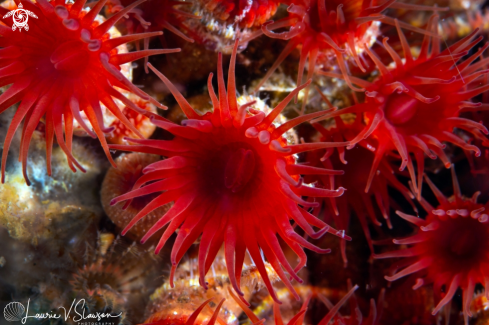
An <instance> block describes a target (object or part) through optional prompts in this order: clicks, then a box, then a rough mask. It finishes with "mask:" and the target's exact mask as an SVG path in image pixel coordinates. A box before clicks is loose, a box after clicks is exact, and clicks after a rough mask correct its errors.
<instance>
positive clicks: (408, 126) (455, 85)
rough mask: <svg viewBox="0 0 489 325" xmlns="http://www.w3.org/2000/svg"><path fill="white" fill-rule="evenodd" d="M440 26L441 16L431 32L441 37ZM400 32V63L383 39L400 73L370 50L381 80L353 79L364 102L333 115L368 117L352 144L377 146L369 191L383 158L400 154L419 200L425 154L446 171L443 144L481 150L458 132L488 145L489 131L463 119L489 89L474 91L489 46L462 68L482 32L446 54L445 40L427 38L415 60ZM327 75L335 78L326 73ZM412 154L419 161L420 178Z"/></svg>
mask: <svg viewBox="0 0 489 325" xmlns="http://www.w3.org/2000/svg"><path fill="white" fill-rule="evenodd" d="M437 21H438V16H437V15H433V16H432V19H431V20H430V23H429V26H428V30H434V32H436V28H437V26H438V24H437ZM430 26H431V27H430ZM397 27H398V33H399V36H400V39H401V44H402V47H403V51H404V57H405V60H404V61H403V60H401V58H400V57H399V55H398V54H397V53H396V52H395V51H394V50H393V49H392V48H391V47H390V45H389V44H388V43H387V38H384V40H383V44H384V46H385V48H386V50H387V51H388V52H389V54H390V55H391V57H392V60H393V62H394V63H395V68H392V69H389V68H387V67H386V66H385V65H384V64H383V63H382V62H381V61H380V59H379V58H378V57H377V56H376V55H375V53H373V52H372V51H370V50H369V49H366V51H367V53H368V54H369V56H370V57H371V58H372V60H373V61H374V62H375V64H376V65H377V67H378V68H379V71H380V74H381V76H380V77H379V78H377V79H376V80H374V81H373V82H368V81H365V80H361V79H358V78H354V77H351V78H352V82H353V83H356V84H358V85H360V86H362V87H364V88H365V89H366V92H365V95H366V100H365V103H361V104H358V105H354V106H351V107H349V108H346V109H343V110H340V111H338V112H335V113H332V114H331V115H330V116H337V115H341V114H346V113H356V114H359V115H362V114H363V116H364V119H365V122H366V123H367V125H366V127H365V128H364V129H363V130H362V131H361V132H360V133H359V134H358V136H357V137H356V138H355V139H352V140H351V142H352V143H356V142H358V141H361V140H362V139H365V138H367V137H370V136H371V137H373V138H375V139H376V140H377V141H378V146H377V148H376V153H375V159H374V163H373V165H372V168H371V170H370V176H369V181H368V185H367V188H368V187H369V186H370V184H371V182H372V179H373V177H374V174H375V172H376V170H377V167H378V165H379V163H380V162H381V160H382V159H383V156H384V155H385V154H386V153H389V152H392V151H397V153H398V154H399V156H400V158H401V167H400V170H403V169H404V168H405V167H406V166H407V168H408V171H409V174H410V176H411V179H412V182H413V184H416V183H417V186H416V185H415V186H414V190H415V191H416V192H417V194H418V197H419V196H420V193H421V184H422V177H423V176H422V175H423V170H424V157H425V155H426V156H428V157H430V158H431V159H436V157H439V158H440V159H441V160H442V161H443V163H444V164H445V166H447V167H449V166H450V161H449V159H448V157H447V156H446V155H445V153H444V152H443V148H444V147H445V145H444V144H442V142H450V143H453V144H455V145H457V146H459V147H461V148H462V149H465V150H470V151H474V152H475V153H476V155H477V156H479V155H480V150H479V148H477V147H476V146H474V145H471V144H468V143H466V142H465V141H464V140H463V139H462V138H460V137H459V136H457V135H455V134H453V133H452V131H453V129H454V128H459V129H461V130H464V131H466V132H468V133H471V134H472V135H473V136H474V137H475V138H477V139H481V140H482V141H483V144H485V145H487V144H489V141H488V140H487V138H486V137H485V135H487V134H488V130H487V128H486V127H485V126H484V125H482V124H481V123H476V122H474V121H471V120H469V119H466V118H461V117H460V114H461V112H462V111H463V109H464V108H474V107H475V108H476V107H477V104H475V103H472V102H470V99H471V98H473V97H474V96H477V95H478V94H480V93H482V92H484V91H486V90H488V89H489V85H483V86H481V87H476V86H475V85H476V82H478V79H480V78H481V77H482V76H483V74H485V73H487V71H486V70H481V68H482V67H484V64H486V62H485V60H482V61H481V62H477V63H475V64H471V63H472V62H473V61H474V60H476V59H477V58H478V57H479V56H480V55H481V54H482V53H483V52H484V50H485V49H486V48H487V47H488V45H487V44H486V45H484V46H483V47H481V48H480V49H479V50H478V51H476V52H475V53H474V54H473V55H471V56H470V57H468V58H467V59H465V60H464V61H463V62H460V63H457V61H458V60H460V59H461V58H462V57H463V56H465V55H466V54H467V53H468V51H470V50H471V49H472V48H473V47H474V46H476V44H478V43H479V42H480V41H481V40H482V37H475V35H476V33H477V31H475V32H473V33H472V34H471V35H469V36H467V37H465V38H464V39H462V40H461V41H459V42H458V43H456V44H454V45H452V46H451V47H449V48H447V49H446V50H444V51H443V52H440V39H439V38H437V37H431V36H430V35H427V36H425V39H424V41H423V44H422V46H421V50H420V53H419V56H418V58H417V59H416V60H415V59H414V58H413V57H412V55H411V49H410V47H409V45H408V43H407V40H406V38H405V37H404V35H403V33H402V32H401V30H400V28H399V25H397ZM430 49H431V50H430ZM323 74H325V75H329V76H331V75H332V74H331V73H327V72H323ZM411 154H412V155H414V158H415V159H416V163H417V169H418V171H417V174H418V175H417V177H416V172H415V170H414V164H413V159H412V157H411Z"/></svg>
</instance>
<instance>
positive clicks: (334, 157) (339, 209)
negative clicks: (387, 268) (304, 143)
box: [305, 117, 414, 264]
mask: <svg viewBox="0 0 489 325" xmlns="http://www.w3.org/2000/svg"><path fill="white" fill-rule="evenodd" d="M313 126H314V128H315V129H316V130H317V131H318V132H319V133H320V134H321V141H331V142H342V141H351V140H353V139H354V138H355V136H356V135H357V134H358V133H359V132H360V131H361V130H362V129H363V124H362V122H361V119H355V120H354V122H352V123H348V122H344V121H343V120H342V119H341V118H339V117H336V118H335V125H334V126H331V127H329V128H325V127H323V126H322V125H320V124H319V123H314V124H313ZM375 148H376V143H369V141H368V140H362V141H360V143H359V144H358V145H357V146H356V147H355V148H353V149H351V150H346V149H345V148H344V147H338V148H336V149H335V148H328V149H326V150H316V151H311V152H308V153H307V154H306V157H305V162H306V163H307V164H308V165H309V166H315V167H323V168H327V169H330V170H332V172H331V174H330V175H311V176H306V177H305V180H306V182H308V183H314V182H316V186H317V187H324V188H327V189H333V188H334V187H335V186H336V185H339V186H341V187H344V188H346V189H347V192H345V194H344V195H342V196H341V197H338V198H330V199H325V200H324V203H325V205H326V206H327V209H326V211H325V212H324V214H325V218H326V219H327V220H326V221H328V220H329V219H332V220H334V223H335V225H336V227H337V228H339V229H344V230H346V231H347V230H348V226H349V224H350V215H351V212H352V210H353V211H354V212H355V214H356V215H357V217H358V220H359V221H360V224H361V226H362V228H363V232H364V234H365V237H366V238H367V243H368V244H369V247H370V250H371V252H372V253H373V252H374V247H373V241H372V237H371V235H370V230H369V225H368V221H367V220H369V221H370V222H371V223H372V224H373V225H375V226H376V227H377V228H378V227H380V226H381V225H382V223H381V222H380V221H379V220H378V219H377V213H376V210H375V208H374V204H373V202H372V198H374V199H375V202H376V204H377V207H378V209H379V210H380V213H381V215H382V216H383V217H384V220H385V221H386V222H387V226H388V227H389V228H392V224H391V222H390V217H389V214H390V201H391V198H390V196H389V193H388V186H390V187H393V188H395V189H396V190H398V191H399V192H400V193H401V194H402V195H404V196H405V197H406V200H407V201H408V202H410V201H411V200H412V199H414V196H412V194H411V192H410V191H409V189H407V188H406V187H405V186H404V185H403V184H402V183H401V182H399V180H397V178H396V176H395V175H394V172H393V170H392V168H391V167H390V165H389V163H388V161H387V160H384V161H382V163H381V164H380V166H378V167H377V170H378V173H377V174H376V175H375V176H374V178H373V180H372V183H371V186H370V190H369V191H366V190H365V188H366V186H367V181H368V174H369V165H368V164H367V163H366V162H372V161H373V160H374V155H375V153H374V152H375ZM335 150H336V151H337V154H335V152H334V151H335ZM335 170H336V171H335ZM333 171H335V172H334V173H333ZM343 174H345V176H336V177H335V175H343ZM320 213H321V206H320V207H318V208H315V211H314V212H313V214H314V215H319V214H320ZM367 217H368V218H367ZM341 250H342V256H343V261H344V263H345V264H346V263H347V256H346V241H345V240H342V241H341Z"/></svg>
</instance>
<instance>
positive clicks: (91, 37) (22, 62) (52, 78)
mask: <svg viewBox="0 0 489 325" xmlns="http://www.w3.org/2000/svg"><path fill="white" fill-rule="evenodd" d="M143 1H144V0H141V1H138V2H136V3H134V4H133V5H132V6H130V7H128V8H126V9H124V10H123V11H120V12H119V13H118V14H117V15H114V16H113V17H111V18H110V19H108V20H107V21H105V22H104V23H101V24H99V23H98V22H96V21H95V18H96V16H97V14H98V13H99V11H100V10H101V9H102V7H103V6H104V4H105V0H101V1H99V2H97V3H96V5H95V6H94V7H93V9H91V10H90V11H89V12H84V11H83V10H82V9H83V6H84V5H85V0H77V1H76V2H75V3H74V4H65V1H64V0H57V1H52V2H48V1H46V0H38V1H36V3H32V2H29V1H26V2H24V7H25V9H27V10H30V11H31V12H33V13H34V14H36V15H37V16H38V19H32V18H31V19H30V20H29V24H30V29H29V30H28V31H23V32H14V31H13V30H12V29H11V28H10V27H7V26H5V25H0V35H2V38H1V44H0V46H1V49H0V58H1V62H0V83H1V86H6V85H9V84H11V86H10V88H9V89H8V90H7V91H5V92H4V93H3V94H2V95H1V96H0V112H3V111H5V110H6V109H7V108H9V107H10V106H12V105H13V104H15V103H17V102H20V105H19V108H18V109H17V112H16V114H15V116H14V117H13V119H12V122H11V124H10V127H9V129H8V132H7V136H6V138H5V143H4V148H3V153H2V182H4V180H5V167H6V162H7V154H8V151H9V147H10V143H11V141H12V138H13V136H14V134H15V131H16V130H17V128H18V127H19V125H20V124H21V123H22V121H24V127H23V129H22V142H21V148H20V160H21V161H22V165H23V174H24V177H25V179H26V183H27V184H30V182H29V180H28V178H27V174H26V163H27V153H28V149H29V143H30V140H31V137H32V134H33V132H34V130H35V129H36V127H37V124H38V122H39V121H40V120H41V119H42V118H44V121H45V124H46V147H47V169H48V174H49V175H50V174H51V151H52V146H53V141H54V136H55V135H56V140H57V142H58V144H59V146H60V147H61V148H62V149H63V151H64V152H65V154H66V156H67V158H68V164H69V165H70V168H71V169H72V170H73V171H75V170H76V169H75V166H76V167H77V168H78V169H80V170H83V168H82V166H81V165H80V164H79V163H78V162H77V161H76V159H75V158H74V157H73V155H72V154H71V145H72V136H73V121H74V120H76V121H78V122H79V123H80V125H82V126H83V128H84V129H85V131H86V132H87V133H89V134H90V135H92V136H93V137H95V136H97V137H98V138H99V140H100V142H101V144H102V146H103V148H104V150H105V153H106V155H107V157H108V158H109V160H110V161H111V163H112V164H114V162H113V160H112V158H111V157H110V152H109V148H108V146H107V143H106V141H105V137H104V132H108V131H110V129H106V128H105V127H104V125H103V122H102V112H101V108H100V103H103V104H104V105H105V106H106V107H107V108H108V109H109V110H110V111H111V112H112V113H113V114H114V115H115V116H116V117H117V118H118V119H120V120H121V121H122V122H123V123H124V124H125V125H126V126H127V127H128V128H130V129H131V130H132V131H133V132H134V133H136V134H138V136H139V131H138V130H137V129H136V128H134V127H133V126H132V125H131V123H130V122H129V121H128V120H127V118H126V117H125V116H124V115H123V114H122V113H121V111H120V109H119V108H118V107H117V105H116V104H115V102H114V98H117V99H119V100H121V101H122V102H123V103H125V104H126V105H127V106H129V107H131V108H133V109H135V110H137V111H142V110H141V109H139V108H138V107H136V106H135V105H133V104H132V103H131V102H130V101H129V100H127V98H125V97H124V96H123V95H122V94H121V93H120V92H119V91H118V90H116V89H115V88H114V87H113V86H115V87H118V88H121V89H125V90H128V91H131V92H133V93H134V94H136V95H138V96H139V97H141V98H144V99H150V97H149V96H148V95H147V94H145V93H144V92H142V91H141V90H140V89H139V88H137V87H135V86H134V85H133V84H131V82H130V81H129V80H127V79H126V78H125V77H124V76H123V75H122V74H121V73H120V71H119V70H120V68H119V66H120V65H121V64H124V63H126V62H131V61H134V60H137V59H140V58H143V57H146V56H148V55H153V54H164V53H173V52H178V51H179V50H149V51H140V52H133V53H125V54H117V49H116V47H117V46H118V45H121V44H124V43H127V42H130V41H134V40H138V39H143V38H146V37H149V36H154V35H158V33H147V34H137V35H130V36H123V37H119V38H114V39H110V38H109V36H108V34H107V31H108V30H109V29H110V28H111V27H112V26H113V25H114V24H115V23H116V22H117V20H118V19H120V18H121V17H122V16H123V15H124V14H125V13H126V12H127V11H128V10H131V9H132V8H134V7H135V6H137V5H139V4H140V3H142V2H143ZM7 12H8V11H7V10H6V9H4V8H0V16H4V15H5V14H7ZM3 22H4V23H5V24H7V25H8V26H10V25H11V24H12V21H11V18H7V19H3ZM155 104H158V103H157V102H156V103H155ZM158 105H159V104H158ZM81 111H84V112H85V114H86V115H87V117H88V119H89V120H90V123H91V125H92V127H93V129H94V132H92V131H91V130H89V129H88V127H87V126H86V124H85V123H84V122H83V120H82V119H81V117H80V112H81ZM144 114H146V113H144ZM63 123H64V130H63ZM63 133H65V134H66V139H63Z"/></svg>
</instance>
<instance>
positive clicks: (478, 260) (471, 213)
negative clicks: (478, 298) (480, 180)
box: [376, 167, 489, 324]
mask: <svg viewBox="0 0 489 325" xmlns="http://www.w3.org/2000/svg"><path fill="white" fill-rule="evenodd" d="M452 178H453V187H454V192H455V193H454V196H453V197H451V198H446V197H445V196H444V195H443V194H442V193H441V192H440V190H439V189H438V188H436V187H435V185H434V184H433V183H432V182H431V181H430V180H429V179H428V178H427V177H426V181H427V183H428V184H429V186H430V188H431V189H432V191H433V192H434V193H435V195H436V197H437V199H438V201H439V203H440V205H439V206H438V207H437V208H436V209H435V208H434V207H432V206H431V205H430V204H429V203H428V202H427V201H425V200H424V199H422V198H421V200H420V203H421V204H422V206H423V207H424V209H425V210H426V211H427V212H428V216H427V217H426V219H425V220H423V219H420V218H418V217H415V216H410V215H407V214H403V213H400V212H398V215H399V216H401V217H402V218H403V219H405V220H407V221H409V222H410V223H412V224H414V225H415V226H417V227H419V230H418V233H417V234H415V235H413V236H411V237H408V238H404V239H398V240H394V243H396V244H399V245H412V246H411V247H409V248H406V249H403V250H399V251H394V252H387V253H382V254H378V255H377V256H376V258H388V257H409V258H412V260H411V261H410V263H409V264H408V265H409V266H407V267H406V268H404V269H402V270H400V271H398V272H397V273H396V274H394V275H392V276H386V279H387V280H389V281H395V280H397V279H399V278H402V277H404V276H407V275H410V274H414V273H417V274H420V277H419V278H418V280H417V283H416V285H415V286H414V287H413V289H417V288H419V287H420V286H422V285H424V284H429V283H434V292H435V294H440V293H441V290H442V287H444V288H445V291H444V292H445V295H444V296H442V297H443V298H442V299H441V300H440V302H439V303H438V305H437V306H436V307H435V309H434V310H433V315H435V314H436V313H437V312H438V311H439V310H440V309H441V308H442V307H443V306H444V305H446V304H447V303H449V302H450V300H451V299H452V297H453V296H454V294H455V292H456V291H457V289H458V288H459V287H460V288H461V289H462V290H463V312H464V317H465V324H468V316H472V314H471V312H470V303H471V301H472V299H473V297H474V290H475V286H476V284H478V283H479V284H482V285H484V286H485V288H486V289H487V288H488V286H489V268H488V267H489V253H488V252H489V216H488V215H487V212H486V211H487V208H488V205H487V204H486V206H483V205H482V204H479V203H477V196H478V195H479V192H477V193H476V194H475V195H474V196H473V197H472V198H464V197H463V196H462V194H461V193H460V188H459V186H458V183H457V179H456V175H455V172H454V171H453V167H452ZM423 271H424V272H423ZM486 292H487V291H486Z"/></svg>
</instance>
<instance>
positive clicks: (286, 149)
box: [111, 42, 348, 300]
mask: <svg viewBox="0 0 489 325" xmlns="http://www.w3.org/2000/svg"><path fill="white" fill-rule="evenodd" d="M237 47H238V43H237V42H236V44H235V46H234V49H233V55H232V58H231V63H230V67H229V77H228V92H226V88H225V83H224V77H223V70H222V55H221V54H220V55H219V60H218V61H219V62H218V85H219V94H218V97H217V96H216V94H215V93H214V90H213V88H212V74H211V75H210V76H209V79H208V81H209V82H208V86H209V94H210V97H211V100H212V103H213V106H214V111H213V112H208V113H206V114H205V115H203V116H200V115H199V114H197V113H196V112H195V111H194V110H193V108H192V107H191V106H190V105H189V103H188V102H187V101H186V100H185V99H184V97H183V96H182V94H180V92H178V90H177V89H176V88H175V86H174V85H173V84H172V83H171V82H170V81H169V80H168V79H167V78H166V77H165V76H164V75H162V74H161V73H159V72H158V71H157V70H156V69H155V68H154V67H153V66H151V65H150V68H151V69H152V70H153V71H154V72H155V73H156V74H157V75H158V76H159V77H160V78H161V80H162V81H163V82H164V83H165V85H166V86H167V87H168V89H170V91H171V92H172V94H173V96H174V97H175V99H176V100H177V102H178V103H179V105H180V107H181V108H182V110H183V111H184V113H185V114H186V116H187V117H188V120H184V121H183V122H182V126H180V125H177V124H174V123H172V122H170V121H168V120H166V119H163V118H159V119H156V118H153V122H154V123H155V124H156V125H157V126H158V127H161V128H163V129H165V130H167V131H169V132H171V133H172V134H173V135H174V139H173V140H171V141H163V140H144V139H141V140H139V139H130V142H133V143H135V145H131V146H123V145H113V146H111V147H112V148H114V149H120V150H128V151H139V152H146V153H154V154H158V155H161V156H164V157H167V159H164V160H161V161H158V162H156V163H154V164H151V165H149V166H148V167H146V168H145V169H144V171H143V172H144V175H143V176H142V177H141V178H140V179H139V180H138V181H137V183H136V184H135V188H134V189H133V191H131V192H129V193H127V194H125V195H122V196H120V197H118V198H116V199H114V200H113V202H112V204H116V203H117V202H120V201H125V200H130V199H132V198H135V197H138V196H141V195H145V194H150V193H155V192H162V193H161V194H159V195H158V197H157V198H156V199H154V200H153V201H152V202H151V203H149V204H148V205H147V206H146V207H145V208H144V209H142V210H141V211H140V212H139V213H138V215H137V216H136V217H134V219H133V220H132V221H131V222H130V223H129V225H128V226H127V227H126V229H125V230H124V231H123V233H126V232H127V231H128V230H129V229H130V228H131V227H132V226H133V225H134V224H135V223H136V222H138V221H139V220H140V219H141V218H143V217H144V216H145V215H147V214H148V213H149V212H150V211H152V210H154V209H156V208H157V207H160V206H162V205H164V204H166V203H168V202H171V201H175V204H174V206H173V207H172V208H171V209H170V210H169V211H168V212H167V213H166V214H165V215H163V216H162V217H161V219H160V220H159V221H158V222H157V223H156V224H155V225H154V226H153V227H152V228H151V229H150V230H149V231H148V232H147V233H146V235H145V236H144V237H143V239H142V241H143V242H144V241H146V240H147V239H148V238H149V237H150V236H152V235H153V234H154V233H155V232H156V231H158V230H159V229H161V228H162V227H163V226H165V225H166V224H168V223H170V224H169V226H168V228H167V229H166V230H165V232H164V234H163V236H162V237H161V239H160V242H159V243H158V245H157V247H156V253H158V252H159V251H160V250H161V248H162V247H163V246H164V245H165V243H166V242H167V240H168V239H169V238H170V236H171V235H172V234H173V233H174V232H175V231H176V230H177V229H179V231H178V236H177V238H176V241H175V244H174V246H173V249H172V252H171V263H172V274H173V273H174V272H175V269H176V267H177V264H178V263H179V262H180V260H181V258H182V257H183V255H184V253H185V252H186V251H187V249H188V248H189V247H190V246H191V245H192V244H193V243H194V242H195V240H196V239H197V238H198V237H199V236H200V235H201V234H202V238H201V242H200V248H199V258H198V261H199V273H200V278H199V280H200V284H201V285H202V286H204V287H206V283H205V280H204V276H205V274H206V273H207V271H208V270H209V268H210V266H211V265H212V262H213V261H214V258H215V256H216V254H217V252H218V250H219V248H220V247H221V245H222V244H223V243H225V257H226V266H227V268H228V272H229V276H230V281H231V283H232V285H233V287H234V289H235V290H236V291H237V292H239V293H240V294H242V292H241V291H240V289H239V287H240V284H239V283H240V276H241V270H242V267H243V261H244V258H245V252H246V250H247V251H248V252H249V254H250V256H251V258H252V259H253V262H254V263H255V265H256V266H257V268H258V270H259V272H260V275H261V276H262V278H263V281H264V282H265V284H266V286H267V288H268V290H269V291H270V293H271V295H272V296H273V297H274V299H275V300H277V297H276V295H275V292H274V291H273V289H272V285H271V283H270V280H269V277H268V275H267V272H266V270H265V265H264V261H263V257H262V255H261V251H262V252H263V253H264V256H265V258H266V259H267V260H268V261H269V262H270V264H271V265H272V266H273V268H274V270H275V271H276V272H277V274H278V276H279V277H280V279H281V280H282V281H283V282H284V283H285V285H286V286H287V287H288V288H289V289H290V290H291V291H293V292H294V289H293V287H292V284H291V283H290V281H289V276H287V275H286V274H285V273H284V271H283V270H282V267H283V268H284V269H285V270H286V271H287V272H288V273H289V275H290V276H291V277H292V278H293V279H295V280H297V281H302V280H301V279H300V278H299V277H298V276H297V274H296V273H297V272H298V270H300V269H301V268H302V267H303V266H304V265H305V263H306V259H307V258H306V255H305V253H304V251H303V249H302V247H305V248H308V249H310V250H312V251H315V252H318V253H326V252H329V250H328V249H320V248H318V247H316V246H314V245H312V244H311V243H309V242H308V241H306V240H305V239H304V238H303V237H302V236H300V235H299V234H297V233H296V232H295V231H294V228H293V227H292V226H291V224H290V219H293V220H294V221H295V222H296V223H297V225H298V226H299V227H301V228H302V229H303V230H304V231H305V232H306V234H308V235H309V236H310V237H312V238H319V237H321V236H322V235H324V234H325V233H326V232H331V233H334V234H336V233H337V231H336V230H333V229H331V228H330V227H329V226H328V225H327V224H326V223H324V222H322V221H320V220H319V219H317V218H316V217H314V216H313V215H311V214H310V213H309V212H308V211H307V210H306V209H307V208H308V207H313V206H317V203H310V202H307V201H305V200H303V199H302V198H301V196H308V197H336V196H340V195H342V194H343V191H344V189H343V188H339V189H336V190H328V189H321V188H315V187H314V186H310V185H307V184H303V182H302V179H301V178H300V177H299V175H303V174H321V173H323V172H324V171H323V169H321V168H313V167H309V166H303V165H298V164H296V163H295V158H294V155H295V154H296V153H300V152H305V151H309V150H315V149H321V148H330V147H337V146H345V145H347V144H348V142H338V143H306V144H296V145H288V144H287V143H286V140H285V139H284V138H283V137H282V135H283V134H284V132H286V131H287V130H288V129H290V128H293V127H294V126H296V125H298V124H300V123H302V122H304V121H307V120H309V119H311V118H314V117H315V116H320V115H322V114H324V112H318V113H313V114H309V115H305V116H301V117H298V118H296V119H293V120H290V121H288V122H286V123H285V124H283V125H281V126H279V127H275V126H274V125H273V123H272V122H273V121H274V120H275V118H276V117H277V116H278V114H280V112H281V111H282V110H283V109H284V108H285V106H286V105H287V104H288V103H289V101H290V100H291V99H292V98H293V97H294V96H295V95H296V94H297V93H298V92H299V91H300V90H301V89H302V88H303V87H305V86H307V85H308V84H309V82H308V83H306V84H305V85H303V86H302V87H299V88H297V89H295V90H294V91H293V92H292V93H291V94H289V95H288V96H287V98H286V99H285V100H284V101H283V102H281V103H280V104H279V105H277V107H275V108H274V110H273V111H271V112H270V113H269V114H268V115H267V116H265V114H264V113H263V112H260V111H256V110H250V111H247V109H248V107H249V106H250V105H249V103H248V104H245V105H242V106H238V104H237V100H236V84H235V72H234V66H235V60H236V51H237ZM143 185H144V186H143ZM298 205H301V206H302V207H300V206H298ZM313 226H314V227H318V228H319V229H320V230H319V231H317V232H316V231H314V230H313V228H312V227H313ZM277 237H280V238H282V239H283V240H284V241H285V243H287V244H288V245H289V246H290V247H291V248H292V250H293V251H294V252H295V253H296V254H297V255H299V257H300V262H299V264H298V266H297V267H296V268H295V270H294V269H293V268H292V267H291V266H290V264H289V263H288V262H287V259H286V258H285V255H284V254H283V252H282V248H281V247H280V244H279V241H278V239H277ZM171 278H173V276H171ZM296 297H298V296H297V294H296Z"/></svg>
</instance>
